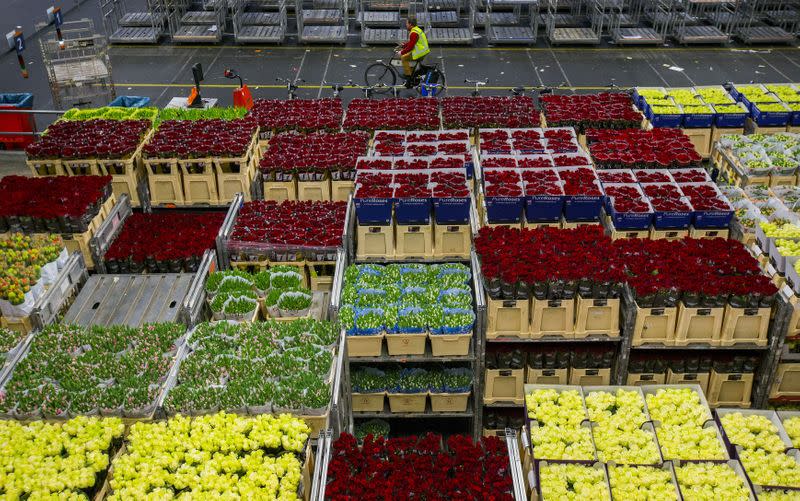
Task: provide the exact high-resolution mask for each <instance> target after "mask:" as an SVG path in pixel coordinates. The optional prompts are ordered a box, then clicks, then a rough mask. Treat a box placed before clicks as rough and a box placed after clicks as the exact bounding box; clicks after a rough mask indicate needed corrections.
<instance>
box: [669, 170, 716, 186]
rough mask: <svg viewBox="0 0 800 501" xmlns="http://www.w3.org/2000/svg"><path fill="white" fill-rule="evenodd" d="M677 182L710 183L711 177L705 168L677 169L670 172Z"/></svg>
mask: <svg viewBox="0 0 800 501" xmlns="http://www.w3.org/2000/svg"><path fill="white" fill-rule="evenodd" d="M670 175H671V176H672V179H674V180H675V182H676V183H680V184H683V183H710V182H711V178H710V177H709V176H708V173H707V172H706V171H705V169H702V168H695V169H676V170H673V171H672V172H670Z"/></svg>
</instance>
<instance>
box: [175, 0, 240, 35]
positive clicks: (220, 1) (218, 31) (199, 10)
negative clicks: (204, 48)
mask: <svg viewBox="0 0 800 501" xmlns="http://www.w3.org/2000/svg"><path fill="white" fill-rule="evenodd" d="M165 2H166V5H167V19H168V21H169V32H170V35H171V36H172V41H173V42H178V43H183V42H192V43H217V42H220V41H221V40H222V31H223V29H224V27H225V15H226V10H227V2H226V1H225V0H203V1H202V2H201V1H195V0H165Z"/></svg>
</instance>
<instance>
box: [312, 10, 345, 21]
mask: <svg viewBox="0 0 800 501" xmlns="http://www.w3.org/2000/svg"><path fill="white" fill-rule="evenodd" d="M303 24H308V25H331V24H334V25H335V24H342V11H340V10H336V9H303Z"/></svg>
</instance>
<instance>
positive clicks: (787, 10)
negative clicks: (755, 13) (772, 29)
mask: <svg viewBox="0 0 800 501" xmlns="http://www.w3.org/2000/svg"><path fill="white" fill-rule="evenodd" d="M764 20H765V21H766V22H768V23H770V24H772V25H775V26H781V27H783V28H784V29H785V30H786V31H788V32H789V33H794V34H795V35H797V34H798V32H800V1H798V0H775V1H773V2H769V3H768V4H767V5H766V7H765V10H764Z"/></svg>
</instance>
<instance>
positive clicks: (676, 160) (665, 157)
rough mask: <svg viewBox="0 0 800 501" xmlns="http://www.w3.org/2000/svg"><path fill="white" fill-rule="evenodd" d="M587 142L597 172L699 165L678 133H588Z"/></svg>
mask: <svg viewBox="0 0 800 501" xmlns="http://www.w3.org/2000/svg"><path fill="white" fill-rule="evenodd" d="M586 141H587V143H588V144H589V152H590V153H591V154H592V158H593V159H594V163H595V165H596V166H597V168H598V169H620V168H622V169H631V168H641V169H667V168H680V167H692V166H699V165H700V162H701V161H702V158H701V157H700V154H699V153H697V151H696V150H695V148H694V145H692V142H691V140H690V139H689V137H688V136H686V134H684V133H683V131H682V130H680V129H667V128H656V129H653V130H640V129H624V130H605V129H589V130H587V131H586Z"/></svg>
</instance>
